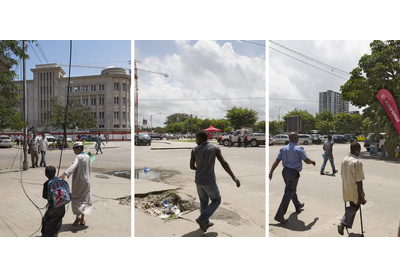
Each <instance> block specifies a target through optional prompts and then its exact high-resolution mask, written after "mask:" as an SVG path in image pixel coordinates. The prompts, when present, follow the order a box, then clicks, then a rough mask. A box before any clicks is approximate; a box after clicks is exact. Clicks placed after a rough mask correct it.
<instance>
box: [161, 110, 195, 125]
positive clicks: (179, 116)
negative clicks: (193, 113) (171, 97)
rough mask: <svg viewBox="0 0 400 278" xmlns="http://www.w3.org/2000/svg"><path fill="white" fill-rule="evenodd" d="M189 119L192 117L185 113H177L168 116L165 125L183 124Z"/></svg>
mask: <svg viewBox="0 0 400 278" xmlns="http://www.w3.org/2000/svg"><path fill="white" fill-rule="evenodd" d="M187 118H189V119H190V115H188V114H184V113H175V114H172V115H169V116H167V119H166V120H165V122H164V124H165V125H169V124H175V123H181V122H184V121H185V120H186V119H187Z"/></svg>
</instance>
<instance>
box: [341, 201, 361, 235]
mask: <svg viewBox="0 0 400 278" xmlns="http://www.w3.org/2000/svg"><path fill="white" fill-rule="evenodd" d="M359 209H360V205H359V204H356V203H354V202H350V206H348V207H346V210H345V212H344V215H343V218H342V221H340V223H341V224H342V225H345V226H346V227H347V228H349V229H351V227H353V222H354V218H355V217H356V213H357V211H358V210H359Z"/></svg>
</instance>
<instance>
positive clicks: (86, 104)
mask: <svg viewBox="0 0 400 278" xmlns="http://www.w3.org/2000/svg"><path fill="white" fill-rule="evenodd" d="M82 104H83V106H88V104H89V101H88V99H87V98H84V99H82Z"/></svg>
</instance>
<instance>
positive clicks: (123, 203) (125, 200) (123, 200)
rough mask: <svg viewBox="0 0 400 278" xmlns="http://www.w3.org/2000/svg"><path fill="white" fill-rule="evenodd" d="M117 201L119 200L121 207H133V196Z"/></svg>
mask: <svg viewBox="0 0 400 278" xmlns="http://www.w3.org/2000/svg"><path fill="white" fill-rule="evenodd" d="M115 200H118V201H119V204H120V205H127V206H131V196H126V197H121V198H116V199H115Z"/></svg>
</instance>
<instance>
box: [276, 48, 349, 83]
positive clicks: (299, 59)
mask: <svg viewBox="0 0 400 278" xmlns="http://www.w3.org/2000/svg"><path fill="white" fill-rule="evenodd" d="M269 48H270V49H273V50H275V51H277V52H279V53H282V54H283V55H286V56H288V57H290V58H292V59H295V60H297V61H299V62H302V63H304V64H306V65H309V66H311V67H314V68H316V69H319V70H321V71H323V72H326V73H329V74H331V75H333V76H336V77H339V78H342V79H344V80H346V81H347V80H348V79H347V78H344V77H342V76H339V75H336V74H333V73H331V72H329V71H326V70H324V69H321V68H319V67H317V66H314V65H311V64H309V63H307V62H305V61H303V60H300V59H298V58H295V57H293V56H290V55H289V54H286V53H284V52H282V51H280V50H278V49H275V48H273V47H271V46H270V47H269Z"/></svg>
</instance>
